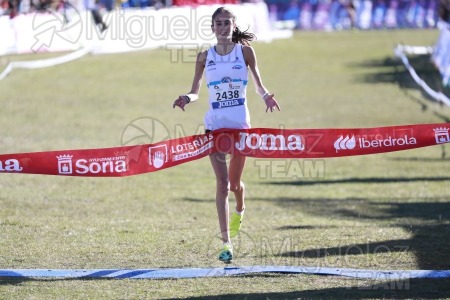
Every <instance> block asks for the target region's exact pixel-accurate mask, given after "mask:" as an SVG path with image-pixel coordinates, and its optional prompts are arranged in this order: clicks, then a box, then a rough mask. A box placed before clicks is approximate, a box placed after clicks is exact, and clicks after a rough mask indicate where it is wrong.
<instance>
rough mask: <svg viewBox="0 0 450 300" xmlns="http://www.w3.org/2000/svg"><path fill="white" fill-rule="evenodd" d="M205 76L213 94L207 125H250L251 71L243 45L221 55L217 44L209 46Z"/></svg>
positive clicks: (234, 126)
mask: <svg viewBox="0 0 450 300" xmlns="http://www.w3.org/2000/svg"><path fill="white" fill-rule="evenodd" d="M205 77H206V84H207V87H208V93H209V110H208V112H207V113H206V115H205V127H206V129H209V130H216V129H220V128H234V129H247V128H250V127H251V126H250V115H249V112H248V107H247V99H246V90H247V83H248V70H247V65H246V64H245V59H244V54H243V52H242V45H241V44H235V46H234V48H233V50H232V51H231V52H230V53H229V54H227V55H219V54H217V52H216V50H215V47H211V48H209V49H208V54H207V57H206V63H205Z"/></svg>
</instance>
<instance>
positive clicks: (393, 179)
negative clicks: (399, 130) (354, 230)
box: [266, 176, 450, 186]
mask: <svg viewBox="0 0 450 300" xmlns="http://www.w3.org/2000/svg"><path fill="white" fill-rule="evenodd" d="M418 181H432V182H434V181H450V177H447V176H438V177H366V178H361V177H350V178H342V179H328V180H296V181H269V182H266V184H273V185H300V186H306V185H318V184H343V183H350V184H360V183H398V182H418Z"/></svg>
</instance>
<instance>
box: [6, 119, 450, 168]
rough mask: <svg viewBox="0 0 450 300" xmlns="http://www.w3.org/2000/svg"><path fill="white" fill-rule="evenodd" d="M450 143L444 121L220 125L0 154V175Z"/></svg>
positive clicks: (310, 155)
mask: <svg viewBox="0 0 450 300" xmlns="http://www.w3.org/2000/svg"><path fill="white" fill-rule="evenodd" d="M445 143H450V123H442V124H420V125H406V126H391V127H378V128H362V129H357V128H352V129H272V128H253V129H244V130H242V129H222V130H218V131H214V132H211V133H207V134H201V135H193V136H187V137H182V138H176V139H170V140H166V141H162V142H159V143H155V144H145V145H137V146H124V147H115V148H104V149H84V150H64V151H49V152H34V153H20V154H3V155H0V173H22V174H45V175H62V176H90V177H120V176H130V175H137V174H143V173H149V172H155V171H158V170H162V169H166V168H169V167H173V166H176V165H179V164H183V163H186V162H189V161H193V160H197V159H200V158H203V157H205V156H207V155H210V154H212V153H217V152H222V153H228V154H235V155H244V156H249V157H258V158H268V159H270V158H292V159H296V158H297V159H299V158H327V157H344V156H354V155H368V154H377V153H385V152H392V151H401V150H408V149H414V148H420V147H427V146H433V145H439V144H445Z"/></svg>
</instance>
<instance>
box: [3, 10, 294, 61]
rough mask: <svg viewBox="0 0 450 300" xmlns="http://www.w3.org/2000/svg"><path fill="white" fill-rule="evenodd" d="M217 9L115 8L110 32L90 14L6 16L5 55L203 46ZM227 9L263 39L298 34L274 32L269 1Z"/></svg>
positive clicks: (210, 40)
mask: <svg viewBox="0 0 450 300" xmlns="http://www.w3.org/2000/svg"><path fill="white" fill-rule="evenodd" d="M217 7H218V6H217V5H215V6H199V7H197V8H190V7H172V8H167V9H160V10H154V9H139V10H138V9H127V10H115V11H112V12H110V13H108V14H106V15H105V16H103V19H104V22H105V23H106V24H107V25H108V28H107V30H105V31H104V32H101V31H100V30H99V29H98V28H97V27H96V26H95V23H94V20H93V18H92V16H91V14H90V12H89V11H82V12H78V11H76V10H75V9H69V10H68V11H67V15H66V16H64V15H62V14H60V13H55V12H50V11H49V12H48V13H34V14H27V15H19V16H17V17H16V18H14V19H11V20H9V18H8V17H1V18H0V33H1V38H0V55H5V54H21V53H33V52H60V51H74V50H76V49H80V48H90V49H92V51H93V53H97V54H100V53H111V52H127V51H135V50H143V49H153V48H158V47H171V46H174V47H177V46H180V45H181V46H184V47H193V46H195V45H196V46H203V45H205V44H212V43H214V42H215V38H214V36H213V34H212V32H211V27H210V25H211V15H212V13H213V11H214V10H215V9H216V8H217ZM227 7H230V8H231V10H232V11H233V12H234V13H235V14H236V16H237V23H238V25H240V27H241V29H244V30H245V29H247V27H248V28H249V30H250V31H251V32H253V33H255V34H256V35H257V37H258V40H259V41H271V40H272V39H274V38H280V37H283V38H284V37H290V36H291V35H292V31H273V30H272V29H271V25H270V22H269V15H268V10H267V6H266V4H265V3H264V2H260V3H251V4H250V3H249V4H241V5H228V6H227ZM65 18H67V19H68V22H66V21H65Z"/></svg>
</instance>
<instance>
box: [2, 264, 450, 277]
mask: <svg viewBox="0 0 450 300" xmlns="http://www.w3.org/2000/svg"><path fill="white" fill-rule="evenodd" d="M255 273H281V274H309V275H331V276H343V277H350V278H360V279H377V280H383V279H386V280H393V279H394V280H398V279H411V278H450V270H362V269H345V268H315V267H298V266H297V267H293V266H246V267H225V268H179V269H176V268H175V269H172V268H167V269H142V270H139V269H137V270H131V269H84V270H70V269H3V270H0V277H42V278H55V277H56V278H114V279H124V278H127V279H163V278H198V277H221V276H233V275H246V274H255Z"/></svg>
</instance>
